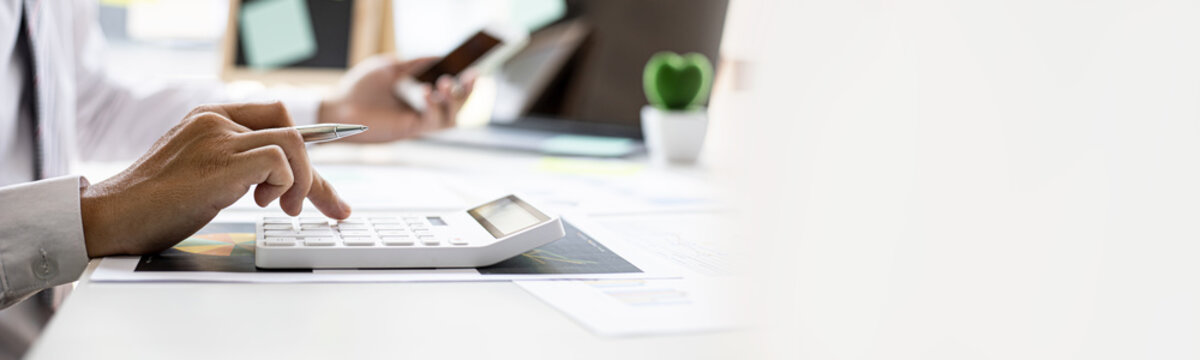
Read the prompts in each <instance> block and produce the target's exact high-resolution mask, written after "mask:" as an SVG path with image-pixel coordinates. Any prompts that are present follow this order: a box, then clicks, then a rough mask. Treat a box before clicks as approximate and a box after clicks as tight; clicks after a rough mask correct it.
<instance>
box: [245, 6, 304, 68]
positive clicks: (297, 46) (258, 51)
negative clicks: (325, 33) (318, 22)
mask: <svg viewBox="0 0 1200 360" xmlns="http://www.w3.org/2000/svg"><path fill="white" fill-rule="evenodd" d="M238 24H239V25H240V26H241V35H242V36H241V40H242V51H243V52H244V53H245V56H246V64H248V65H250V66H251V67H254V68H260V69H271V68H278V67H283V66H287V65H291V64H294V63H296V62H299V61H303V60H306V59H308V58H311V57H312V56H313V55H316V53H317V40H316V37H315V36H313V27H312V21H311V20H310V18H309V16H308V4H307V3H305V2H304V0H258V1H254V2H247V3H244V4H243V5H242V10H241V16H240V17H239V19H238Z"/></svg>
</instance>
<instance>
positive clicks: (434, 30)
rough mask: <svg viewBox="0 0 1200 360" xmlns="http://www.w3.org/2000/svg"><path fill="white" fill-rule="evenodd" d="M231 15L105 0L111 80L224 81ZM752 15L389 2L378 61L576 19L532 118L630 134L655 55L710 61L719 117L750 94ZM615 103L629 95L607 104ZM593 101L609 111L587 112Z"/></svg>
mask: <svg viewBox="0 0 1200 360" xmlns="http://www.w3.org/2000/svg"><path fill="white" fill-rule="evenodd" d="M310 2H311V1H310ZM245 3H249V2H245ZM230 6H231V2H230V1H228V0H100V11H99V18H100V24H101V27H102V29H103V32H104V34H105V36H106V38H107V40H108V44H109V48H108V49H109V50H108V53H107V56H108V64H109V67H110V70H111V74H112V75H113V76H114V77H116V78H117V79H120V80H122V81H127V82H146V81H151V82H158V81H164V80H167V81H173V80H186V81H214V82H216V81H219V80H222V75H223V74H222V68H223V66H225V65H226V64H224V63H223V61H224V59H225V58H224V56H225V51H226V50H225V47H224V45H223V38H224V36H225V32H226V29H227V25H228V20H229V14H230V11H229V9H230ZM747 6H748V5H744V4H743V5H739V4H738V2H736V1H733V2H730V1H728V0H705V1H686V0H684V1H678V0H676V1H651V2H645V1H633V0H621V1H594V0H593V1H588V0H506V1H488V0H450V1H417V0H392V1H390V2H387V6H386V7H383V9H385V11H388V12H390V13H391V15H392V17H391V19H389V20H390V21H391V24H390V25H392V26H391V31H393V33H391V34H386V35H384V36H383V39H382V40H384V41H387V40H391V41H393V42H394V44H392V46H394V48H392V49H384V50H381V52H387V53H394V54H395V55H396V56H398V57H400V58H403V59H413V58H418V57H425V56H439V55H444V54H445V53H447V52H448V51H450V50H451V49H453V48H454V47H455V46H456V45H458V44H459V43H460V42H461V41H463V40H464V39H466V38H467V37H468V36H469V35H471V34H472V33H474V32H475V31H476V30H478V29H480V28H481V27H483V26H485V25H487V24H495V23H502V24H506V25H511V26H517V27H522V28H524V29H526V30H528V31H531V32H534V34H535V35H534V36H535V39H536V37H537V35H536V34H538V32H537V31H538V30H541V29H546V28H549V27H554V26H555V25H565V24H563V23H566V22H571V21H573V20H579V19H581V20H582V21H584V22H587V23H588V24H589V31H590V32H589V34H588V36H587V37H586V40H583V41H585V42H587V45H586V46H587V50H585V51H581V52H586V53H585V54H583V55H582V56H583V57H586V60H587V61H575V62H577V63H579V62H581V63H582V64H571V65H573V66H577V67H579V68H581V69H583V70H577V72H581V74H577V75H576V76H577V77H578V78H580V79H579V80H578V81H577V83H575V84H572V88H571V89H550V90H549V91H547V92H550V91H558V92H561V93H564V94H568V95H564V98H560V99H553V100H554V101H555V102H554V103H553V104H547V103H546V101H541V102H540V103H539V104H538V105H537V107H540V108H542V109H543V110H545V111H561V112H569V113H570V115H571V116H572V117H576V118H589V120H596V119H602V120H603V121H609V122H614V123H620V124H622V125H629V126H631V127H636V126H637V124H636V122H637V117H638V116H637V110H638V108H640V107H641V106H642V105H644V104H645V100H644V97H642V96H641V91H642V90H641V84H640V81H641V67H642V66H643V65H644V64H645V60H646V59H648V57H649V55H650V54H652V53H654V52H656V51H661V50H673V51H680V52H690V51H697V52H701V53H704V54H706V55H708V56H709V57H710V58H713V59H714V60H716V62H717V65H718V67H719V69H718V79H717V82H716V89H715V93H714V96H713V100H712V101H713V103H714V104H713V106H714V107H715V109H714V111H719V110H720V107H721V105H720V104H719V102H720V101H721V99H722V98H723V97H725V96H726V93H728V92H730V91H732V90H736V89H739V88H744V87H745V86H746V84H745V80H739V79H744V78H746V77H745V76H739V75H738V74H739V73H745V69H747V68H748V66H747V63H746V61H745V58H746V55H747V53H748V50H746V49H747V46H746V44H744V41H740V40H739V39H738V38H742V36H738V35H739V34H741V33H744V32H745V31H746V30H744V29H741V30H739V29H737V28H738V27H743V28H744V27H747V26H748V25H750V24H751V23H752V21H748V20H749V19H744V18H745V17H747V16H746V15H742V14H749V13H750V12H749V11H745V9H743V8H744V7H747ZM389 36H390V38H389ZM656 39H657V40H656ZM718 44H719V45H718ZM238 61H239V62H244V59H242V58H241V57H239V58H238ZM351 65H352V64H351ZM599 74H604V75H603V76H601V75H599ZM225 75H226V76H224V80H226V81H229V82H230V84H231V88H232V91H235V92H237V91H254V90H256V89H260V88H262V87H265V86H300V87H326V88H327V87H329V86H331V85H333V84H332V82H331V81H306V80H305V79H300V80H297V81H284V82H282V83H281V82H279V81H260V79H253V78H252V79H243V78H236V77H235V78H232V79H231V78H229V76H227V75H228V74H225ZM334 78H336V77H334ZM549 86H554V85H553V84H551V85H549ZM567 90H570V91H567ZM514 93H516V94H517V95H512V94H514ZM614 93H617V94H629V95H622V96H611V94H614ZM630 93H632V94H630ZM514 96H515V97H516V98H514ZM520 96H521V94H519V91H517V90H514V89H512V86H510V85H509V84H508V83H506V80H505V79H503V78H502V77H501V79H499V80H497V79H495V77H493V76H488V77H485V78H483V79H481V81H480V83H479V86H478V88H477V91H476V93H475V94H474V95H473V96H472V99H471V101H470V103H469V104H468V105H467V108H466V109H464V111H463V113H462V115H461V116H460V123H462V124H464V125H466V126H471V125H477V124H482V123H485V122H487V121H488V120H489V119H490V118H492V117H493V116H494V115H495V114H499V115H500V116H501V117H514V116H516V115H517V114H516V113H517V112H519V111H520V110H518V109H517V108H518V107H520V105H514V104H519V103H521V102H522V101H523V99H520V98H519V97H520ZM597 98H605V99H606V101H588V100H590V99H597ZM525 101H528V100H525ZM532 106H533V105H529V106H526V107H532ZM535 110H536V109H535ZM713 126H715V127H717V128H718V129H719V127H720V126H721V124H719V121H718V122H716V123H714V124H713ZM718 142H719V141H718Z"/></svg>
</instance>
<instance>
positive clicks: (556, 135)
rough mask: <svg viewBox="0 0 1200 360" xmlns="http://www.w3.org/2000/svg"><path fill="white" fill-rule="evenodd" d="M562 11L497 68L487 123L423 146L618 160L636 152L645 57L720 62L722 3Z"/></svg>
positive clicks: (583, 2)
mask: <svg viewBox="0 0 1200 360" xmlns="http://www.w3.org/2000/svg"><path fill="white" fill-rule="evenodd" d="M565 5H566V9H565V12H564V16H563V17H562V18H561V19H559V20H558V21H555V22H553V23H551V24H549V25H547V26H545V27H542V28H541V29H538V30H536V31H533V32H532V33H531V34H530V41H529V45H528V46H526V47H525V48H524V49H523V50H521V51H520V52H519V53H517V54H516V55H514V56H513V57H512V58H511V59H509V60H508V61H507V62H505V63H504V64H503V65H502V66H501V67H500V68H499V69H497V70H496V74H495V77H496V83H497V91H496V100H495V107H494V112H493V115H492V118H491V119H490V121H489V122H488V124H487V125H486V126H482V127H475V128H461V129H452V130H448V131H443V132H439V133H435V134H431V135H429V136H427V137H425V139H426V140H427V141H431V142H437V143H445V144H454V145H463V146H475V147H485V148H494V149H509V150H518V151H533V152H541V153H546V154H556V155H574V156H592V157H626V156H630V155H634V154H638V153H641V152H643V151H644V146H643V145H642V143H641V139H642V130H641V121H640V115H639V114H640V111H641V108H642V107H643V106H645V105H646V104H647V101H646V97H645V94H644V93H643V91H642V72H643V68H644V66H645V64H646V61H648V60H649V59H650V57H651V56H652V55H653V54H654V53H656V52H659V51H674V52H678V53H688V52H698V53H701V54H704V55H706V56H708V57H709V58H710V59H714V60H715V59H718V54H719V49H720V42H721V34H722V29H723V28H724V25H725V13H726V9H727V8H728V0H656V1H644V0H605V1H589V0H575V1H572V0H567V1H565Z"/></svg>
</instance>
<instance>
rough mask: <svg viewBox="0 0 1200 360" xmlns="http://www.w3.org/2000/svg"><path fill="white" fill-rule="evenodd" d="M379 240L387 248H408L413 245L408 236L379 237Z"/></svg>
mask: <svg viewBox="0 0 1200 360" xmlns="http://www.w3.org/2000/svg"><path fill="white" fill-rule="evenodd" d="M380 239H383V244H384V245H389V246H396V245H400V246H408V245H412V244H413V240H412V238H411V237H408V236H381V237H380Z"/></svg>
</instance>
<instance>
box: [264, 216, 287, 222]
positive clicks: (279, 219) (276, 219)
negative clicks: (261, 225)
mask: <svg viewBox="0 0 1200 360" xmlns="http://www.w3.org/2000/svg"><path fill="white" fill-rule="evenodd" d="M263 221H264V222H269V223H288V224H291V223H292V218H289V217H274V216H272V217H265V218H263Z"/></svg>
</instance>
